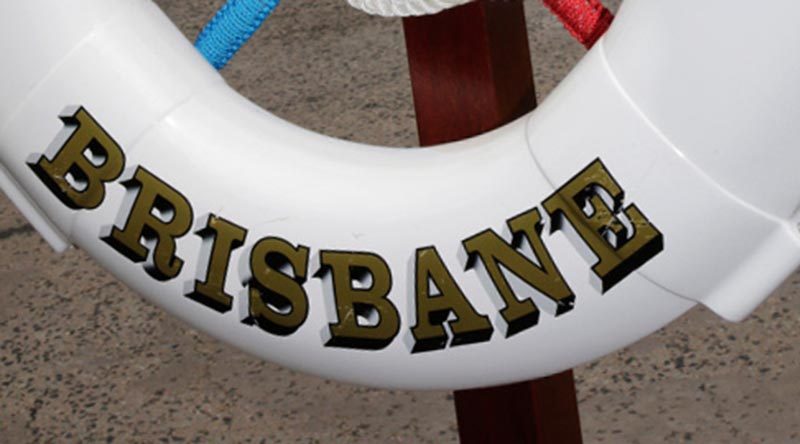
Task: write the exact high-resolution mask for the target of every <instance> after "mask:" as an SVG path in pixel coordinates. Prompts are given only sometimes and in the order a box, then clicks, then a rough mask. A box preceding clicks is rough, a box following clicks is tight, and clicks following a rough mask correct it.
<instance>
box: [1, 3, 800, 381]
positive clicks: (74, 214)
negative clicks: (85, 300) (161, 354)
mask: <svg viewBox="0 0 800 444" xmlns="http://www.w3.org/2000/svg"><path fill="white" fill-rule="evenodd" d="M768 3H769V7H763V8H753V7H751V5H750V4H749V3H745V2H744V1H734V2H731V1H730V0H725V1H723V0H706V1H702V2H698V1H696V0H672V1H669V2H664V1H661V0H628V1H626V2H625V3H624V5H623V7H622V9H621V10H620V12H619V15H618V18H617V20H616V22H615V25H614V26H613V27H612V29H611V30H610V32H609V33H608V34H607V35H606V36H605V37H604V38H603V39H602V40H601V41H600V42H599V43H598V44H597V45H596V46H595V47H594V49H592V51H590V52H589V54H588V55H587V56H586V57H585V59H584V60H583V61H582V62H581V63H580V64H579V65H578V67H577V68H576V69H575V70H574V71H573V72H572V73H571V74H570V75H569V76H568V78H567V79H566V80H564V81H563V83H562V84H561V85H560V86H559V87H558V88H557V90H556V91H555V92H553V93H552V94H551V96H550V97H549V98H548V99H547V100H546V101H545V103H543V104H542V106H541V107H540V108H539V109H538V110H537V111H535V112H534V113H532V114H531V115H529V116H526V117H524V118H522V119H520V120H518V121H516V122H514V123H512V124H510V125H507V126H506V127H504V128H501V129H499V130H496V131H493V132H490V133H488V134H485V135H482V136H479V137H475V138H473V139H470V140H466V141H463V142H458V143H452V144H448V145H443V146H438V147H434V148H426V149H396V148H378V147H370V146H363V145H358V144H354V143H348V142H344V141H341V140H334V139H331V138H328V137H323V136H321V135H318V134H314V133H311V132H308V131H306V130H303V129H301V128H298V127H296V126H294V125H291V124H289V123H287V122H284V121H282V120H280V119H278V118H276V117H274V116H272V115H270V114H269V113H267V112H265V111H263V110H261V109H259V108H258V107H256V106H254V105H253V104H251V103H250V102H248V101H247V100H245V99H243V98H242V97H241V96H239V95H238V94H237V93H236V92H234V91H232V90H231V89H230V88H229V87H228V86H227V85H226V84H225V83H224V82H223V81H222V79H221V77H220V76H219V75H218V74H217V73H216V72H215V71H214V70H213V69H211V68H210V67H209V66H208V65H207V64H206V62H205V61H204V60H203V59H202V58H201V57H200V56H199V55H198V54H197V53H196V51H195V50H194V49H193V48H192V46H191V45H190V44H189V43H188V42H187V41H186V40H185V39H184V37H183V36H182V35H181V34H180V33H179V32H178V31H177V30H176V29H175V27H174V26H173V24H172V23H171V22H170V21H169V20H168V19H167V18H166V17H165V16H164V15H163V14H162V12H161V11H160V10H159V9H158V8H157V7H156V6H155V5H154V4H152V3H151V2H149V1H145V0H73V1H70V2H52V1H45V0H28V1H19V2H6V3H5V4H4V5H3V6H0V54H3V61H4V62H3V72H2V74H0V79H2V82H0V163H1V164H2V168H0V185H2V189H3V190H4V191H5V193H6V194H7V195H9V197H10V198H11V199H12V200H13V201H14V202H15V204H16V205H17V206H18V207H19V208H20V210H21V211H22V212H24V214H25V215H26V216H27V218H28V219H29V220H30V221H31V223H32V224H33V225H34V226H35V227H36V228H37V229H38V231H39V232H40V233H41V234H42V235H43V236H44V237H45V238H46V239H47V240H48V241H49V242H50V243H51V244H52V245H53V247H55V248H56V249H57V250H63V249H65V248H67V247H68V246H69V245H76V246H78V247H80V248H82V249H84V250H86V251H87V252H89V253H90V254H91V255H92V256H93V257H94V258H96V260H97V261H99V262H101V263H102V264H103V265H104V266H105V267H106V268H108V269H109V270H110V271H111V272H113V273H114V274H115V275H116V276H118V277H119V278H120V279H121V280H122V281H124V282H125V283H126V284H127V285H129V286H130V287H132V288H134V289H135V290H137V291H138V292H139V293H141V294H143V295H145V296H146V297H147V298H148V299H150V300H151V301H153V302H155V303H156V304H158V305H160V306H162V307H164V308H165V309H166V310H168V311H169V312H170V313H172V314H174V315H175V316H178V317H180V318H182V319H184V320H186V321H187V322H189V323H190V324H191V325H193V326H195V327H196V328H198V329H201V330H204V331H206V332H208V333H210V334H212V335H214V336H216V337H218V338H220V339H222V340H225V341H227V342H229V343H231V344H234V345H235V346H238V347H240V348H242V349H244V350H246V351H249V352H251V353H253V354H255V355H258V356H261V357H263V358H265V359H268V360H270V361H274V362H277V363H280V364H283V365H286V366H288V367H292V368H295V369H300V370H302V371H306V372H311V373H315V374H319V375H323V376H326V377H331V378H336V379H340V380H346V381H353V382H358V383H362V384H369V385H375V386H390V387H406V388H464V387H474V386H486V385H492V384H499V383H505V382H511V381H516V380H522V379H528V378H533V377H538V376H543V375H547V374H551V373H554V372H557V371H560V370H563V369H566V368H570V367H573V366H575V365H578V364H580V363H583V362H586V361H588V360H592V359H595V358H597V357H599V356H601V355H603V354H606V353H608V352H610V351H612V350H615V349H617V348H620V347H622V346H625V345H627V344H630V343H631V342H633V341H635V340H637V339H639V338H641V337H643V336H645V335H647V334H649V333H651V332H653V331H654V330H656V329H658V328H659V327H661V326H663V325H665V324H666V323H668V322H670V321H671V320H672V319H674V318H675V317H677V316H679V315H680V314H682V313H684V312H685V311H686V310H688V309H689V308H691V307H692V306H693V305H694V304H695V303H697V302H699V303H702V304H705V305H707V306H708V307H710V308H712V309H713V310H715V311H716V312H717V313H719V314H721V315H722V316H724V317H726V318H728V319H734V320H735V319H741V318H742V317H744V316H745V315H746V314H747V313H748V312H750V311H751V310H752V309H753V308H754V307H755V306H756V305H757V304H758V303H759V302H760V301H762V300H763V298H765V297H766V296H767V295H768V294H769V293H770V292H771V291H772V290H773V289H774V288H775V287H776V286H777V285H779V284H780V283H781V282H782V280H783V279H785V278H786V277H787V276H788V275H789V274H790V273H791V272H792V271H793V270H795V268H796V267H797V266H798V264H800V240H799V239H798V230H797V222H798V214H797V210H798V203H800V174H797V172H796V170H797V166H798V165H800V149H798V147H797V144H798V140H800V125H798V121H800V87H799V86H798V85H799V83H798V82H797V79H798V78H800V76H798V74H800V27H798V26H796V24H795V23H794V22H795V19H796V17H800V3H798V2H796V1H794V0H773V1H770V2H768ZM42 11H47V14H46V15H45V14H42ZM742 29H747V32H741V31H740V30H742ZM21 36H24V37H25V38H21ZM59 117H60V119H59ZM48 146H49V148H47V147H48ZM210 215H213V216H210ZM512 231H513V232H514V234H513V235H512V234H511V232H512ZM245 232H246V233H245ZM245 234H246V235H245ZM512 238H513V242H512ZM512 246H513V247H512ZM516 247H519V248H518V249H517V248H516ZM468 253H471V254H468ZM209 263H210V264H211V265H210V266H209ZM498 264H499V265H498ZM526 280H527V281H526ZM198 282H205V283H206V284H207V285H206V286H205V287H202V286H201V287H202V288H201V287H198V285H199V283H198ZM223 282H224V285H223V286H220V284H221V283H223ZM187 295H190V296H191V297H187ZM540 312H541V314H540Z"/></svg>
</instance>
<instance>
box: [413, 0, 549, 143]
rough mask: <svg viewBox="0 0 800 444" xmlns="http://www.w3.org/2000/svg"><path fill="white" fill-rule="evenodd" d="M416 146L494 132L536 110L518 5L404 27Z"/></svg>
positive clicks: (472, 6) (473, 6) (479, 4)
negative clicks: (415, 128)
mask: <svg viewBox="0 0 800 444" xmlns="http://www.w3.org/2000/svg"><path fill="white" fill-rule="evenodd" d="M403 27H404V30H405V36H406V47H407V48H408V58H409V68H410V70H411V83H412V88H413V90H414V106H415V109H416V112H417V127H418V128H419V139H420V143H421V144H422V145H423V146H428V145H435V144H439V143H444V142H450V141H454V140H459V139H464V138H467V137H471V136H474V135H477V134H480V133H483V132H486V131H489V130H491V129H494V128H497V127H498V126H501V125H503V124H505V123H508V122H509V121H511V120H514V119H516V118H517V117H520V116H522V115H524V114H526V113H527V112H528V111H530V110H532V109H533V108H534V107H536V94H535V92H534V87H533V70H532V68H531V62H530V53H529V50H528V34H527V29H526V28H525V15H524V12H523V7H522V2H521V0H504V1H487V0H480V1H476V2H472V3H467V4H466V5H463V6H460V7H458V8H453V9H449V10H447V11H444V12H442V13H439V14H436V15H432V16H422V17H411V18H406V19H404V20H403Z"/></svg>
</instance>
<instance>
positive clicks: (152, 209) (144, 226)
mask: <svg viewBox="0 0 800 444" xmlns="http://www.w3.org/2000/svg"><path fill="white" fill-rule="evenodd" d="M122 184H123V185H124V186H125V188H127V189H128V193H129V195H134V194H135V199H134V200H133V205H132V207H131V209H130V211H129V212H128V216H127V221H125V223H124V226H123V228H121V229H120V228H118V227H116V226H114V227H112V228H111V233H110V234H109V235H108V236H105V237H103V238H102V239H103V241H105V242H106V243H107V244H109V245H110V246H111V247H112V248H114V249H115V250H117V251H118V252H120V253H121V254H123V255H124V256H125V257H127V258H128V259H130V260H132V261H133V262H136V263H139V262H145V261H146V263H145V266H144V268H145V271H147V273H148V274H149V275H150V276H152V277H153V278H155V279H158V280H160V281H166V280H170V279H172V278H174V277H176V276H177V275H178V274H179V273H180V271H181V268H183V260H182V259H181V258H179V257H177V256H176V255H175V240H176V239H178V238H180V237H182V236H184V235H185V234H186V233H188V232H189V230H190V229H191V227H192V217H193V216H192V207H191V206H190V205H189V202H188V201H187V200H186V198H185V197H183V196H182V195H181V194H180V193H179V192H178V191H177V190H175V189H174V188H172V187H170V186H169V185H167V184H166V183H165V182H163V181H162V180H161V179H159V178H157V177H156V176H154V175H153V174H151V173H150V172H149V171H147V170H146V169H144V168H142V167H138V168H137V169H136V171H135V172H134V174H133V177H132V178H130V179H128V180H124V181H123V182H122Z"/></svg>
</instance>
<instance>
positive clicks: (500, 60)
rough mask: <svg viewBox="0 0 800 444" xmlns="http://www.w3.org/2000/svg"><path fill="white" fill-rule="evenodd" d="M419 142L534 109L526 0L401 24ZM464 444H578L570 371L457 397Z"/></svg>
mask: <svg viewBox="0 0 800 444" xmlns="http://www.w3.org/2000/svg"><path fill="white" fill-rule="evenodd" d="M403 27H404V31H405V37H406V46H407V48H408V58H409V68H410V71H411V83H412V88H413V90H414V106H415V109H416V113H417V126H418V128H419V138H420V144H421V145H423V146H429V145H435V144H439V143H445V142H450V141H455V140H459V139H464V138H467V137H471V136H474V135H477V134H481V133H483V132H486V131H489V130H491V129H494V128H497V127H498V126H501V125H503V124H505V123H508V122H510V121H512V120H514V119H516V118H518V117H520V116H522V115H524V114H525V113H527V112H528V111H530V110H532V109H533V108H534V107H535V106H536V95H535V91H534V84H533V70H532V68H531V62H530V53H529V50H528V36H527V29H526V27H525V15H524V10H523V5H522V1H521V0H503V1H491V0H479V1H476V2H472V3H468V4H466V5H464V6H461V7H458V8H454V9H450V10H447V11H444V12H442V13H440V14H436V15H433V16H423V17H412V18H406V19H404V20H403ZM455 403H456V414H457V417H458V426H459V436H460V439H461V442H462V444H485V443H498V444H508V443H514V444H516V443H520V444H534V443H535V444H551V443H552V444H573V443H580V442H582V440H581V431H580V421H579V416H578V403H577V397H576V395H575V382H574V378H573V375H572V371H567V372H564V373H561V374H558V375H554V376H551V377H548V378H543V379H539V380H536V381H529V382H524V383H519V384H512V385H507V386H502V387H493V388H487V389H477V390H463V391H457V392H456V393H455Z"/></svg>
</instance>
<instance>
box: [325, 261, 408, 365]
mask: <svg viewBox="0 0 800 444" xmlns="http://www.w3.org/2000/svg"><path fill="white" fill-rule="evenodd" d="M320 261H321V265H322V268H321V269H320V271H319V272H318V273H317V275H316V276H317V277H319V278H322V279H325V280H327V279H328V278H330V280H331V281H332V288H333V298H334V300H335V304H336V315H337V318H338V322H336V323H332V324H330V325H329V331H330V339H329V340H328V342H327V343H326V344H325V345H326V346H327V347H346V348H361V349H372V350H378V349H382V348H385V347H386V346H388V345H389V344H390V343H391V342H392V340H393V339H394V338H395V336H397V333H398V331H399V329H400V315H399V314H398V312H397V308H396V307H395V306H394V304H392V303H391V302H390V301H389V299H388V298H387V297H388V295H389V292H390V291H391V289H392V274H391V271H390V270H389V266H388V265H387V264H386V261H384V260H383V258H381V257H380V256H378V255H376V254H372V253H362V252H340V251H323V252H322V253H321V255H320Z"/></svg>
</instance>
